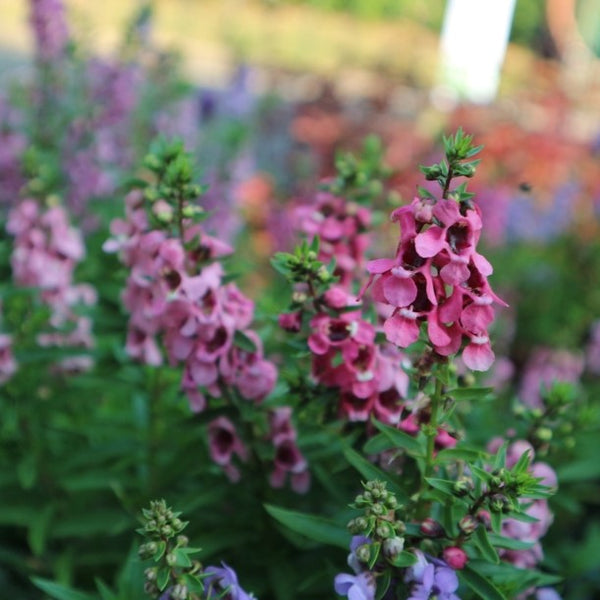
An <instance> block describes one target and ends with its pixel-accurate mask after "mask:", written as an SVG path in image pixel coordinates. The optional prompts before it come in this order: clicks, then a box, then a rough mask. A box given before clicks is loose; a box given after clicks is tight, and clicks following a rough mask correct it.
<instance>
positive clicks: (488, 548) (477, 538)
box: [473, 525, 500, 565]
mask: <svg viewBox="0 0 600 600" xmlns="http://www.w3.org/2000/svg"><path fill="white" fill-rule="evenodd" d="M473 542H474V543H475V545H476V546H477V549H478V550H479V551H480V552H481V555H482V556H483V558H485V559H486V560H487V561H489V562H491V563H494V564H496V565H497V564H498V563H499V562H500V558H499V557H498V553H497V552H496V549H495V548H494V546H492V544H491V542H490V539H489V538H488V533H487V530H486V528H485V527H484V526H483V525H480V526H479V527H478V528H477V529H476V530H475V533H474V535H473Z"/></svg>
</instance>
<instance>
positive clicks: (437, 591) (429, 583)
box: [404, 550, 460, 600]
mask: <svg viewBox="0 0 600 600" xmlns="http://www.w3.org/2000/svg"><path fill="white" fill-rule="evenodd" d="M415 554H416V555H417V562H416V563H415V564H414V565H413V566H412V567H410V568H409V569H408V570H407V573H406V577H405V579H404V580H405V582H406V583H412V584H413V586H412V589H411V593H410V596H409V597H408V600H429V598H432V597H435V598H436V599H437V600H460V598H459V597H458V596H457V595H456V594H455V593H454V592H455V591H456V590H457V588H458V578H457V577H456V573H455V572H454V571H453V570H452V569H451V568H450V567H449V566H448V565H447V564H446V563H445V562H444V561H443V560H439V559H436V558H432V557H428V558H426V557H425V555H424V554H423V553H422V552H421V551H420V550H416V551H415Z"/></svg>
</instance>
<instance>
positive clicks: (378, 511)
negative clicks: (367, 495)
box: [369, 504, 385, 517]
mask: <svg viewBox="0 0 600 600" xmlns="http://www.w3.org/2000/svg"><path fill="white" fill-rule="evenodd" d="M369 512H370V514H372V515H377V516H378V517H380V516H381V515H383V514H384V513H385V508H383V506H382V505H381V504H373V505H372V506H371V507H370V509H369Z"/></svg>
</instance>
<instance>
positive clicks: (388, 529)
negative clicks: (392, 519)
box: [375, 522, 394, 540]
mask: <svg viewBox="0 0 600 600" xmlns="http://www.w3.org/2000/svg"><path fill="white" fill-rule="evenodd" d="M375 535H376V536H377V537H378V538H379V539H382V540H385V539H387V538H389V537H391V536H393V535H394V529H393V527H392V525H391V524H390V523H387V522H384V523H382V522H380V523H379V525H378V526H377V528H376V529H375Z"/></svg>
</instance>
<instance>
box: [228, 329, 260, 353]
mask: <svg viewBox="0 0 600 600" xmlns="http://www.w3.org/2000/svg"><path fill="white" fill-rule="evenodd" d="M233 343H234V344H235V345H236V346H237V347H238V348H240V349H241V350H244V352H248V353H250V354H254V353H255V352H256V344H255V343H254V342H253V341H252V340H251V339H250V338H249V337H248V336H247V335H246V334H245V333H244V332H243V331H240V330H239V329H236V331H235V333H234V334H233Z"/></svg>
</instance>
